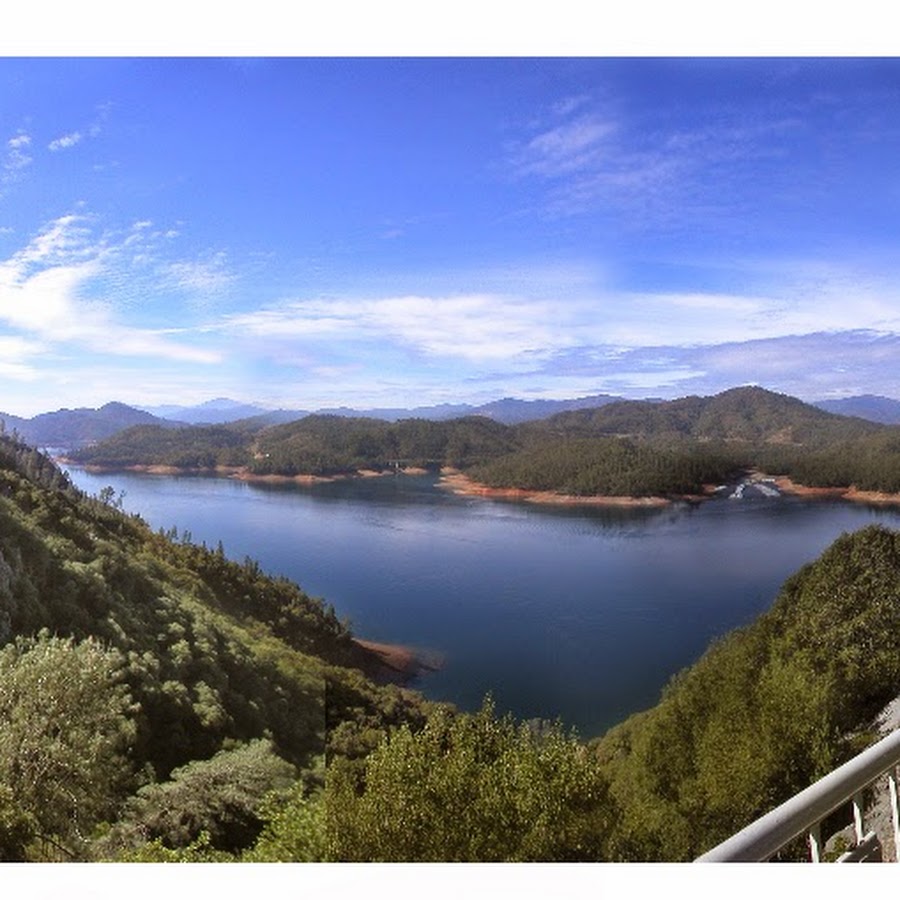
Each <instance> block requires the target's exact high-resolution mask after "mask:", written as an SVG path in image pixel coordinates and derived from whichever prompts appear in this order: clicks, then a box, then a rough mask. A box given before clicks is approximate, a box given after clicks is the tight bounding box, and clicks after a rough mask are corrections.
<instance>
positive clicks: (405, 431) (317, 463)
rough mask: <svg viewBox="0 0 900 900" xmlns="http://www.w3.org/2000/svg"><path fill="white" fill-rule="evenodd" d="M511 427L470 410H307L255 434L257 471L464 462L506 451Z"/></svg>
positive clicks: (326, 472)
mask: <svg viewBox="0 0 900 900" xmlns="http://www.w3.org/2000/svg"><path fill="white" fill-rule="evenodd" d="M511 446H513V440H512V435H511V433H510V429H508V428H507V427H506V426H503V425H500V424H498V423H496V422H492V421H491V420H490V419H485V418H480V417H477V416H473V417H470V418H463V419H454V420H452V421H449V422H432V421H429V420H427V419H402V420H401V421H399V422H383V421H381V420H379V419H360V418H356V419H354V418H343V417H340V416H322V415H315V416H307V417H306V418H304V419H300V420H299V421H298V422H292V423H290V424H287V425H278V426H275V427H273V428H269V429H266V430H265V431H263V432H261V433H260V434H259V435H258V436H257V441H256V447H255V453H254V461H253V463H252V464H251V466H250V469H251V471H252V472H254V473H256V474H270V473H275V474H282V475H298V474H312V475H329V474H335V473H343V472H354V471H356V470H358V469H367V468H373V469H386V468H391V467H394V466H397V467H408V466H416V467H429V468H437V467H440V466H458V467H465V466H468V465H471V464H472V463H473V462H474V461H476V460H481V459H485V458H491V457H494V456H498V455H500V454H502V453H505V452H508V451H509V449H510V448H511Z"/></svg>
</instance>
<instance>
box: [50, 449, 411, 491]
mask: <svg viewBox="0 0 900 900" xmlns="http://www.w3.org/2000/svg"><path fill="white" fill-rule="evenodd" d="M56 461H57V462H59V463H63V464H64V465H67V466H74V467H75V468H79V469H84V471H85V472H90V473H91V474H94V475H101V474H103V473H105V472H139V473H141V474H142V475H217V476H219V477H221V478H234V479H235V480H237V481H248V482H258V483H260V484H327V483H329V482H332V481H344V480H347V479H349V478H381V477H384V476H386V475H425V474H427V471H428V470H427V469H420V468H416V467H414V466H410V467H409V468H406V469H381V470H376V469H358V470H357V471H355V472H346V473H342V474H340V475H258V474H256V473H255V472H251V471H250V470H249V469H247V468H246V467H245V466H214V467H209V466H208V467H200V466H161V465H131V466H104V465H96V464H94V463H82V462H79V461H78V460H74V459H69V458H68V457H65V456H59V457H56Z"/></svg>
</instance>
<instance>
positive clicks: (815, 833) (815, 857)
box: [809, 822, 822, 863]
mask: <svg viewBox="0 0 900 900" xmlns="http://www.w3.org/2000/svg"><path fill="white" fill-rule="evenodd" d="M809 858H810V860H811V861H812V862H814V863H817V862H821V861H822V827H821V823H820V822H816V824H815V825H813V827H812V828H810V829H809Z"/></svg>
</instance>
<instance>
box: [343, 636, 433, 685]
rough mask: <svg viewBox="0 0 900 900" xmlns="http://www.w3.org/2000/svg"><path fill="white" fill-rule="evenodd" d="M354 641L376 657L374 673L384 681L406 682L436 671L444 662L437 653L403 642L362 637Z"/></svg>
mask: <svg viewBox="0 0 900 900" xmlns="http://www.w3.org/2000/svg"><path fill="white" fill-rule="evenodd" d="M353 643H355V644H357V645H358V646H359V647H361V648H362V649H363V650H366V651H367V652H368V653H369V654H371V656H372V657H374V658H375V660H376V667H375V671H373V672H372V674H373V675H375V676H376V677H379V680H383V681H393V682H398V681H399V682H400V683H401V684H405V683H406V682H408V681H411V680H412V679H414V678H416V677H417V676H419V675H421V674H422V673H423V672H436V671H437V670H438V669H439V668H440V667H441V664H442V660H441V659H440V658H439V657H438V656H437V655H435V654H433V653H427V652H426V651H423V650H417V649H416V648H414V647H406V646H404V645H403V644H382V643H379V642H377V641H366V640H363V639H362V638H353Z"/></svg>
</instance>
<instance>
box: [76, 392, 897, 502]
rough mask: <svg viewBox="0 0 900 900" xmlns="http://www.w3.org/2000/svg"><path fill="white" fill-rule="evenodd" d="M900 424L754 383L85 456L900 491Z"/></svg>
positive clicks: (351, 421)
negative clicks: (542, 409)
mask: <svg viewBox="0 0 900 900" xmlns="http://www.w3.org/2000/svg"><path fill="white" fill-rule="evenodd" d="M898 446H900V428H897V427H891V426H886V425H881V424H878V423H874V422H868V421H865V420H863V419H858V418H853V417H848V416H840V415H836V414H832V413H828V412H825V411H823V410H821V409H818V408H816V407H814V406H810V405H809V404H806V403H803V402H801V401H800V400H797V399H796V398H793V397H788V396H785V395H783V394H776V393H773V392H771V391H767V390H764V389H762V388H755V387H746V388H735V389H734V390H730V391H725V392H724V393H721V394H718V395H716V396H714V397H686V398H683V399H681V400H673V401H668V402H650V401H621V402H613V403H608V404H606V405H604V406H602V407H599V408H590V409H582V410H576V411H569V412H564V413H560V414H558V415H556V416H553V417H551V418H548V419H545V420H540V421H533V422H527V423H522V424H520V425H514V426H511V425H502V424H500V423H498V422H495V421H492V420H490V419H487V418H484V417H480V416H469V417H465V418H460V419H452V420H448V421H442V422H435V421H430V420H426V419H403V420H400V421H397V422H386V421H383V420H380V419H370V418H350V417H341V416H333V415H311V416H306V417H304V418H302V419H299V420H297V421H295V422H291V423H288V424H285V425H278V426H271V427H266V426H265V425H264V423H262V422H260V421H258V420H253V419H251V420H246V421H241V422H235V423H231V424H229V425H225V426H210V427H191V428H182V429H175V430H167V429H164V428H161V427H155V426H139V427H136V428H132V429H128V430H126V431H123V432H121V433H120V434H117V435H115V436H113V437H112V438H109V439H107V440H105V441H101V442H99V443H98V444H96V445H94V446H92V447H88V448H85V449H84V450H81V451H79V452H77V453H75V454H72V458H73V459H74V460H75V461H76V462H78V463H82V464H89V465H95V466H106V467H113V468H116V467H128V466H174V467H176V468H182V469H203V468H206V469H212V468H215V467H223V466H224V467H237V468H242V469H243V470H244V471H245V472H246V473H248V474H250V475H283V476H297V475H316V476H331V475H345V474H354V473H356V472H358V471H360V470H372V469H374V470H378V471H393V470H396V469H402V468H411V467H427V468H431V469H438V468H441V467H444V466H450V467H455V468H458V469H462V470H465V471H466V472H467V473H468V474H469V475H470V476H471V477H472V478H474V479H475V480H477V481H479V482H482V483H484V484H486V485H489V486H491V487H497V488H509V487H512V488H521V489H525V490H539V491H556V492H558V493H563V494H573V495H581V496H583V495H613V494H614V495H628V496H650V495H663V496H672V495H675V496H679V495H680V496H683V495H693V494H698V493H701V492H702V491H703V490H704V485H708V484H711V483H712V484H715V483H719V482H721V481H723V480H727V479H728V478H730V477H734V476H735V475H736V474H737V473H740V472H741V471H743V470H746V469H749V468H759V469H763V470H765V471H768V472H770V473H771V474H781V475H789V476H791V477H793V478H795V480H799V481H802V482H803V483H806V484H810V485H821V486H829V487H832V486H843V487H849V486H850V485H855V486H856V487H858V488H859V489H861V490H872V491H887V492H894V491H898V490H900V453H898V452H897V447H898Z"/></svg>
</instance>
